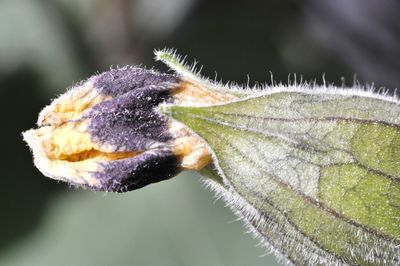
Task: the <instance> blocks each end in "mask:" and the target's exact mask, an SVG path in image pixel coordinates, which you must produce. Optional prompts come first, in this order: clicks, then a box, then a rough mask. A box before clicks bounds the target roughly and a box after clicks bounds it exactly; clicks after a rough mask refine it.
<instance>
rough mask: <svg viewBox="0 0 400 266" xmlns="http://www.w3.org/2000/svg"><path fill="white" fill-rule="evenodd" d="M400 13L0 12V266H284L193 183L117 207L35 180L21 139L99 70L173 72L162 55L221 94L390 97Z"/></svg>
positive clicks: (385, 8)
mask: <svg viewBox="0 0 400 266" xmlns="http://www.w3.org/2000/svg"><path fill="white" fill-rule="evenodd" d="M399 10H400V4H399V2H398V1H397V0H393V1H391V0H376V1H375V0H372V1H364V0H336V1H319V0H304V1H294V0H292V1H290V0H286V1H251V0H250V1H249V0H247V1H245V0H243V1H240V0H219V1H215V0H214V1H213V0H204V1H201V0H132V1H129V0H114V1H106V0H85V1H78V0H53V1H51V0H17V1H16V0H1V1H0V95H1V96H0V97H1V98H0V99H1V104H0V108H1V109H0V110H1V112H0V115H1V131H0V136H1V138H0V140H1V142H0V144H1V148H2V152H1V153H0V163H1V169H2V171H3V172H2V174H1V186H0V210H1V214H0V215H1V216H0V265H96V266H97V265H100V266H101V265H275V264H276V261H275V259H274V257H273V256H271V255H268V256H263V255H265V251H264V249H263V248H261V247H259V246H256V244H257V241H256V240H254V239H252V238H251V236H250V235H249V234H245V233H244V230H243V228H242V224H241V222H240V221H236V218H235V217H234V216H233V215H232V214H231V212H230V211H229V210H228V209H227V208H224V204H223V203H222V202H219V201H215V200H214V197H213V194H212V193H211V192H208V191H207V190H206V189H204V188H203V187H202V186H201V185H200V182H199V181H198V177H197V176H196V175H194V174H189V173H186V174H181V175H179V176H178V177H176V178H174V179H171V180H169V181H166V182H161V183H158V184H153V185H151V186H148V187H145V188H143V189H140V190H138V191H134V192H130V193H125V194H118V195H116V194H103V193H94V192H91V191H84V190H80V189H70V188H69V187H68V185H66V184H61V183H57V182H55V181H52V180H49V179H47V178H45V177H43V176H42V175H41V174H40V173H39V171H38V170H37V169H35V168H34V167H33V164H32V158H31V155H30V152H29V150H28V148H27V147H26V145H25V144H24V143H23V142H22V138H21V131H23V130H26V129H29V128H32V127H34V125H35V122H36V119H37V114H38V112H39V111H40V110H41V108H42V107H43V106H45V105H46V104H49V103H50V101H51V99H52V98H54V97H56V96H57V95H58V94H60V93H61V92H63V91H64V90H65V88H66V87H68V86H70V85H72V84H74V83H76V82H78V81H80V80H82V79H84V78H87V77H88V76H90V75H91V74H93V73H95V72H96V71H104V70H107V69H109V67H110V66H123V65H126V64H129V65H135V64H143V65H146V66H148V67H152V66H155V67H156V68H157V69H160V70H166V69H165V67H164V66H162V65H161V64H159V63H154V62H153V50H154V49H155V48H164V47H173V48H177V49H178V51H179V53H181V54H187V55H189V56H188V58H187V59H188V60H189V62H191V61H193V60H194V59H198V60H199V61H200V63H201V64H202V65H203V66H204V67H203V71H202V73H203V74H204V75H206V76H209V77H211V78H215V77H216V72H217V73H218V76H217V79H221V80H222V81H224V82H227V81H229V80H234V81H236V82H238V83H240V84H246V83H247V82H249V84H250V85H255V84H258V82H260V83H263V82H265V81H266V82H269V80H270V71H272V72H273V75H274V79H275V80H276V81H282V82H287V80H288V74H289V73H291V74H293V73H296V74H297V76H298V77H300V75H302V76H303V79H304V80H316V82H317V83H322V77H323V75H324V74H325V79H326V80H327V81H328V82H331V83H335V84H337V85H339V86H341V85H342V84H345V85H348V86H352V84H353V82H354V80H355V79H356V80H358V82H360V83H361V84H370V85H371V84H372V83H374V85H375V87H377V88H380V87H386V88H389V89H391V90H392V92H393V91H394V89H395V88H396V87H399V86H400V75H399V74H400V60H399V59H400V49H399V47H400V17H399V16H398V12H399ZM215 71H216V72H215ZM248 77H249V81H248ZM292 77H293V75H292Z"/></svg>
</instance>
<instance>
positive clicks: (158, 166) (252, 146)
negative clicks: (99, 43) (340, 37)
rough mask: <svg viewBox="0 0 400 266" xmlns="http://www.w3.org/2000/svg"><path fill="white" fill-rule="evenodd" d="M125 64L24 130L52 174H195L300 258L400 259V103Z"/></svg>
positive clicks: (112, 184) (104, 178)
mask: <svg viewBox="0 0 400 266" xmlns="http://www.w3.org/2000/svg"><path fill="white" fill-rule="evenodd" d="M155 54H156V59H157V60H161V61H163V62H164V63H166V64H167V65H168V66H169V67H170V68H171V69H172V70H173V71H174V73H173V74H170V73H160V72H157V71H155V70H153V69H151V70H149V69H144V68H139V67H125V68H118V69H111V70H110V71H107V72H104V73H101V74H98V75H95V76H92V77H90V78H89V79H88V80H86V81H83V82H81V83H80V84H77V85H76V86H74V87H72V88H71V89H69V90H68V91H67V92H66V93H65V94H63V95H61V96H60V97H59V98H57V99H56V100H54V101H53V102H52V103H51V104H50V105H49V106H47V107H46V108H44V109H43V111H42V112H41V113H40V115H39V120H38V128H37V129H32V130H29V131H26V132H24V134H23V135H24V139H25V140H26V142H27V143H28V145H29V146H30V148H31V150H32V152H33V155H34V162H35V165H36V166H37V167H38V168H39V169H40V170H41V171H42V173H43V174H44V175H46V176H48V177H51V178H54V179H57V180H63V181H66V182H68V183H70V184H72V185H76V186H81V187H85V188H91V189H94V190H100V191H110V192H127V191H131V190H134V189H138V188H141V187H143V186H146V185H148V184H151V183H155V182H159V181H162V180H167V179H169V178H172V177H173V176H175V175H177V174H178V173H180V172H181V171H185V170H188V171H197V172H199V173H200V175H201V179H202V180H203V182H204V183H205V184H206V185H207V186H208V187H209V188H210V189H212V190H213V191H215V192H216V195H217V197H220V198H222V199H223V200H225V201H226V202H227V204H228V205H229V206H230V207H231V209H232V210H233V211H234V213H235V214H236V215H237V216H238V217H239V218H241V219H242V220H243V221H244V223H245V224H246V226H247V227H248V228H249V229H250V230H251V231H252V232H253V233H254V236H255V237H257V238H258V239H259V240H260V241H261V242H262V244H263V245H265V247H266V248H267V250H268V251H270V252H272V253H273V254H275V255H276V257H277V258H278V259H279V260H280V261H281V262H282V263H287V264H294V265H399V264H400V101H399V99H398V98H397V97H396V96H395V95H388V94H387V93H386V94H385V93H379V94H378V93H375V92H373V91H372V89H365V88H363V87H361V86H358V85H357V86H356V85H355V86H354V87H349V88H338V87H334V86H331V85H324V86H318V85H316V84H314V83H301V84H289V85H282V84H276V85H271V86H264V87H260V88H241V87H238V86H232V85H223V84H219V83H215V82H212V81H211V80H209V79H207V78H204V77H201V76H200V75H199V73H196V71H194V68H191V67H188V66H187V65H185V64H184V63H183V61H182V60H181V59H180V57H179V56H177V55H176V54H175V53H174V52H173V51H171V50H162V51H156V53H155Z"/></svg>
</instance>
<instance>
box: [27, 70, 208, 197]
mask: <svg viewBox="0 0 400 266" xmlns="http://www.w3.org/2000/svg"><path fill="white" fill-rule="evenodd" d="M183 84H185V85H183ZM182 86H184V87H185V88H186V87H187V82H183V81H182V80H181V79H180V78H179V77H177V76H175V75H171V74H161V73H158V72H156V71H153V70H146V69H143V68H133V67H126V68H120V69H113V70H110V71H108V72H104V73H102V74H99V75H95V76H92V77H91V78H89V79H88V80H87V81H85V82H83V83H81V84H79V85H77V86H75V87H73V88H72V89H70V90H69V91H68V92H66V93H65V94H63V95H61V96H60V97H59V98H57V99H56V100H54V101H53V102H52V103H51V104H50V105H49V106H47V107H46V108H45V109H44V110H43V111H42V112H41V113H40V115H39V120H38V126H39V128H38V129H32V130H29V131H26V132H24V133H23V136H24V139H25V141H26V142H27V143H28V145H29V146H30V148H31V149H32V152H33V154H34V162H35V165H36V166H37V167H38V168H39V170H40V171H41V172H42V173H43V174H44V175H46V176H48V177H51V178H53V179H57V180H62V181H66V182H69V183H71V184H73V185H79V186H83V187H89V188H92V189H95V190H102V191H117V192H121V191H129V190H133V189H137V188H140V187H143V186H145V185H147V184H150V183H154V182H158V181H161V180H165V179H169V178H171V177H173V176H174V175H176V174H178V173H179V172H180V171H181V170H185V169H188V170H197V169H198V168H201V167H204V166H205V165H206V164H208V163H209V162H210V161H211V157H210V152H209V150H208V148H207V147H206V144H205V143H204V141H202V140H201V139H200V138H199V137H197V136H194V135H193V134H192V133H190V132H189V131H188V130H187V129H186V128H185V127H184V126H183V125H181V124H179V123H178V122H176V121H173V120H171V119H169V118H168V117H166V116H165V115H163V114H161V113H160V112H158V110H157V106H159V105H160V104H162V103H172V102H173V101H174V99H175V100H176V99H178V98H179V99H182V96H180V97H177V96H174V94H176V95H177V94H180V95H181V94H182V93H181V92H182ZM183 98H184V97H183Z"/></svg>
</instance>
